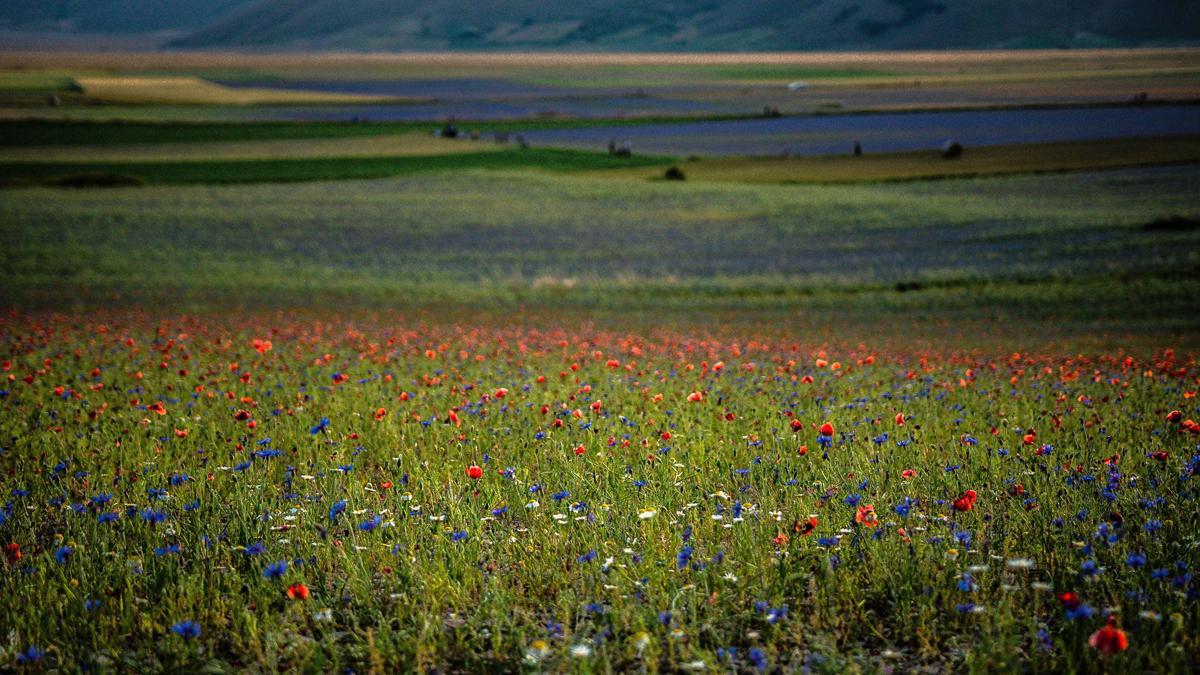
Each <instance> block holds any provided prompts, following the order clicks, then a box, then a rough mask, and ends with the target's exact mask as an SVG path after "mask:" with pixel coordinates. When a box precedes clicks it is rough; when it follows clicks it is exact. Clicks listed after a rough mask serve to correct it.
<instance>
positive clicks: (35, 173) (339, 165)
mask: <svg viewBox="0 0 1200 675" xmlns="http://www.w3.org/2000/svg"><path fill="white" fill-rule="evenodd" d="M664 161H668V160H664V159H663V158H661V157H651V156H639V157H632V158H620V157H612V156H610V155H607V154H600V153H594V152H583V151H579V150H558V149H541V148H536V149H526V150H520V149H514V150H500V151H488V152H475V153H470V152H467V153H459V154H449V155H426V156H393V157H337V158H329V159H326V158H313V159H269V160H254V159H245V160H228V161H203V160H198V161H185V162H76V163H72V162H19V163H18V162H12V163H7V164H0V184H5V183H7V184H8V185H9V186H14V185H16V186H19V185H29V184H39V183H48V182H53V181H55V180H60V179H62V178H64V177H69V176H78V175H81V174H112V175H123V176H130V177H132V178H136V179H138V180H141V181H142V182H144V183H148V184H164V185H171V184H188V183H213V184H225V183H286V182H297V181H325V180H347V179H366V178H382V177H387V176H400V175H407V174H414V173H428V172H444V171H464V170H473V169H490V170H498V169H533V170H541V171H584V170H598V169H599V170H603V169H614V168H621V167H628V166H639V165H642V166H644V165H648V164H656V165H657V164H662V163H664Z"/></svg>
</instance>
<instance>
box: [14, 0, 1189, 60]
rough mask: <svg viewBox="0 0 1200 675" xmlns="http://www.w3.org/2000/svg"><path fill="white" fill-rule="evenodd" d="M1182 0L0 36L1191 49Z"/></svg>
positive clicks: (230, 3)
mask: <svg viewBox="0 0 1200 675" xmlns="http://www.w3.org/2000/svg"><path fill="white" fill-rule="evenodd" d="M1194 5H1195V3H1194V0H1058V1H1056V2H1046V1H1045V0H737V1H729V0H693V1H686V0H640V1H638V0H578V1H577V2H573V3H550V2H545V0H496V1H494V2H490V3H489V2H482V1H480V0H191V1H190V2H189V1H187V0H48V1H45V2H38V1H37V0H8V1H7V2H5V3H0V27H7V28H10V29H13V28H17V29H21V28H26V29H41V30H45V29H47V28H55V27H57V28H59V29H63V28H65V29H68V30H77V31H95V32H117V33H121V32H139V31H141V32H149V31H172V32H174V34H175V35H177V37H176V38H175V39H174V40H173V41H171V42H169V43H167V46H170V47H181V48H183V47H187V48H194V47H200V48H262V49H348V50H361V51H368V50H419V49H506V48H524V49H588V50H634V51H636V50H730V51H752V50H806V49H941V48H995V47H1000V48H1004V47H1069V46H1089V47H1090V46H1151V45H1179V44H1200V12H1197V11H1196V10H1195V6H1194Z"/></svg>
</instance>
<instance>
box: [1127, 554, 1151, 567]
mask: <svg viewBox="0 0 1200 675" xmlns="http://www.w3.org/2000/svg"><path fill="white" fill-rule="evenodd" d="M1125 564H1126V565H1129V566H1130V567H1145V565H1146V554H1145V553H1136V552H1135V553H1130V554H1129V555H1128V556H1126V557H1125Z"/></svg>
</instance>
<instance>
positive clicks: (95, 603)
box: [83, 598, 104, 612]
mask: <svg viewBox="0 0 1200 675" xmlns="http://www.w3.org/2000/svg"><path fill="white" fill-rule="evenodd" d="M102 604H104V603H102V602H100V601H99V600H95V599H92V598H88V599H87V600H84V601H83V608H84V609H86V610H87V611H89V612H94V611H96V610H98V609H100V605H102Z"/></svg>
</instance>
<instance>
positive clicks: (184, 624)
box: [171, 619, 200, 640]
mask: <svg viewBox="0 0 1200 675" xmlns="http://www.w3.org/2000/svg"><path fill="white" fill-rule="evenodd" d="M171 632H172V633H175V634H176V635H179V636H181V637H184V638H187V639H189V640H190V639H192V638H198V637H200V624H198V623H196V622H195V621H192V620H191V619H188V620H187V621H180V622H179V623H177V624H175V625H174V626H171Z"/></svg>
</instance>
